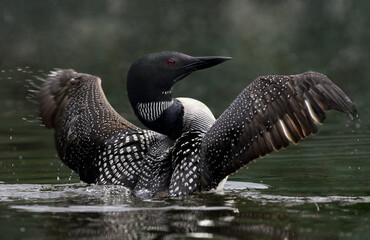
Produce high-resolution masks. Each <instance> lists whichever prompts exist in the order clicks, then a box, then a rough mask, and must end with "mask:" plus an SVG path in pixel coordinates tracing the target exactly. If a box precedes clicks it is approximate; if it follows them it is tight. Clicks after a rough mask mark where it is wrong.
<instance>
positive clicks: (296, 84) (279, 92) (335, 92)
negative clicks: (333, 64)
mask: <svg viewBox="0 0 370 240" xmlns="http://www.w3.org/2000/svg"><path fill="white" fill-rule="evenodd" d="M329 109H334V110H337V111H341V112H344V113H346V114H348V115H350V116H352V115H353V114H354V113H355V112H356V108H355V106H354V105H353V103H352V102H351V100H350V99H349V98H348V97H347V95H346V94H345V93H344V92H343V91H342V90H341V89H340V88H339V87H338V86H336V85H335V84H334V83H333V82H332V81H330V80H329V79H328V78H327V77H326V76H325V75H322V74H320V73H315V72H306V73H303V74H298V75H291V76H264V77H259V78H257V79H255V80H254V81H253V82H252V83H251V84H250V85H249V86H248V87H247V88H245V89H244V91H243V92H242V93H241V94H240V95H239V96H238V97H237V98H236V99H235V101H234V102H233V103H232V104H231V105H230V106H229V107H228V108H227V109H226V111H225V112H224V113H223V114H222V115H221V116H220V118H219V119H218V120H217V121H216V123H215V124H214V125H213V126H212V128H211V129H210V130H209V131H208V133H207V134H206V136H205V137H204V139H203V142H202V151H201V153H202V158H203V159H204V160H205V161H204V174H203V178H202V184H203V188H204V189H205V190H207V189H210V188H213V187H215V186H216V185H217V184H218V183H219V182H220V181H221V180H222V179H223V178H225V177H226V176H228V175H229V174H231V173H233V172H235V171H236V170H238V169H239V168H240V167H242V166H244V165H245V164H247V163H248V162H250V161H251V160H253V159H256V158H258V157H261V156H264V155H266V154H268V153H271V152H272V151H273V150H275V151H277V150H279V149H281V148H286V147H287V146H288V145H289V141H291V142H293V143H295V144H296V143H298V141H300V140H301V139H304V138H306V137H308V136H309V135H311V134H314V133H316V132H317V127H316V125H315V124H314V122H315V121H317V122H318V123H322V122H323V121H324V119H325V113H324V110H329Z"/></svg>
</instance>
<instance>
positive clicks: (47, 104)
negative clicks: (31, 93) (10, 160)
mask: <svg viewBox="0 0 370 240" xmlns="http://www.w3.org/2000/svg"><path fill="white" fill-rule="evenodd" d="M39 96H40V98H39V111H40V115H41V118H42V121H43V123H44V124H45V125H46V127H48V128H55V143H56V148H57V150H58V154H59V157H60V158H61V160H62V161H63V162H64V163H65V164H66V165H67V166H69V167H70V168H71V169H73V170H74V171H75V172H77V173H78V174H79V176H80V178H81V180H83V181H85V182H88V183H101V184H112V183H114V184H121V185H124V186H127V187H131V188H133V187H134V186H135V185H136V182H137V181H138V179H139V177H140V175H141V172H140V171H141V168H140V166H141V165H142V164H143V161H144V158H145V154H146V153H147V151H148V149H149V146H150V145H151V144H153V143H154V142H155V141H156V138H155V136H156V135H157V133H155V132H153V131H148V130H142V129H140V128H138V127H136V126H134V125H133V124H131V123H129V122H128V121H126V120H125V119H124V118H123V117H121V116H120V115H119V114H118V113H117V112H116V111H115V110H114V109H113V108H112V106H111V105H110V104H109V103H108V101H107V99H106V97H105V95H104V92H103V90H102V88H101V80H100V78H98V77H95V76H91V75H88V74H81V73H77V72H75V71H73V70H57V71H55V72H51V74H50V75H49V76H48V78H47V79H46V81H45V83H44V85H43V86H42V88H41V90H40V95H39Z"/></svg>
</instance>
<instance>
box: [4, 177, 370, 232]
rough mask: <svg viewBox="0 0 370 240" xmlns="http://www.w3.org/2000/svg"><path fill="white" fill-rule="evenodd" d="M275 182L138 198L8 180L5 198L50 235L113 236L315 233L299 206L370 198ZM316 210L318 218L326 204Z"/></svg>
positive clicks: (107, 189)
mask: <svg viewBox="0 0 370 240" xmlns="http://www.w3.org/2000/svg"><path fill="white" fill-rule="evenodd" d="M267 189H268V188H267V186H266V185H263V184H255V183H246V182H245V183H242V182H233V181H228V182H227V184H226V189H225V193H224V194H198V195H192V196H188V197H184V198H177V199H167V198H165V199H138V198H135V197H133V196H132V195H131V194H130V192H129V191H127V190H126V189H125V188H123V187H120V186H96V185H86V184H67V185H35V184H13V185H12V184H0V200H1V202H9V203H10V209H9V210H7V211H8V212H9V211H10V212H14V211H17V212H18V213H17V214H21V215H23V216H24V217H26V218H36V219H38V220H39V221H42V222H44V225H43V226H44V227H43V231H42V234H44V236H50V237H52V236H56V235H58V236H59V237H61V238H78V237H86V238H89V237H92V238H100V237H102V238H109V239H119V238H121V237H123V236H125V238H126V239H138V238H140V239H154V238H164V239H172V238H175V237H180V236H187V237H194V238H198V237H201V238H215V237H216V238H225V239H226V238H235V239H245V238H247V239H255V238H261V239H266V238H278V239H285V238H287V239H309V238H306V237H303V236H301V234H300V233H299V232H297V228H295V227H294V226H292V225H291V224H288V223H289V222H290V221H291V220H292V218H294V217H295V215H296V214H297V211H296V210H295V209H294V208H291V207H294V206H297V205H302V206H304V207H305V208H306V207H307V206H310V205H312V203H320V204H323V203H332V204H333V203H334V204H337V203H338V204H339V205H342V204H346V205H348V204H349V205H353V204H358V203H369V202H370V197H349V196H327V197H319V196H312V197H289V196H280V195H270V194H264V193H263V192H261V191H264V190H267ZM261 206H264V208H265V209H266V211H264V210H263V208H261ZM310 209H311V210H310V214H311V217H313V218H316V217H317V216H316V215H315V214H316V213H315V212H317V211H318V210H319V209H316V208H310ZM28 213H30V214H28ZM315 239H317V237H316V238H315Z"/></svg>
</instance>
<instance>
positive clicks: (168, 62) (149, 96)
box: [127, 52, 231, 104]
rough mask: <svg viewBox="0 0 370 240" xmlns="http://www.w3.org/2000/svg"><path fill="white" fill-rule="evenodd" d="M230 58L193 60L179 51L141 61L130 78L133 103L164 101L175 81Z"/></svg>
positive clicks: (139, 60)
mask: <svg viewBox="0 0 370 240" xmlns="http://www.w3.org/2000/svg"><path fill="white" fill-rule="evenodd" d="M230 59H231V58H230V57H217V56H215V57H191V56H188V55H186V54H183V53H179V52H160V53H152V54H149V55H146V56H144V57H142V58H139V59H138V60H136V61H135V62H134V63H133V64H132V65H131V68H130V70H129V71H128V75H127V91H128V95H129V98H130V101H131V104H136V103H137V102H151V101H159V100H163V97H164V96H163V93H166V92H168V91H170V90H171V88H172V86H173V85H174V84H175V83H176V82H178V81H179V80H181V79H183V78H184V77H186V76H187V75H189V74H190V73H192V72H194V71H197V70H200V69H204V68H209V67H212V66H215V65H217V64H219V63H222V62H224V61H227V60H230ZM169 97H170V96H169ZM158 98H160V99H158Z"/></svg>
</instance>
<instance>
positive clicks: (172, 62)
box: [167, 59, 175, 66]
mask: <svg viewBox="0 0 370 240" xmlns="http://www.w3.org/2000/svg"><path fill="white" fill-rule="evenodd" d="M167 63H168V65H170V66H172V65H174V64H175V60H173V59H169V60H168V61H167Z"/></svg>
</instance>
